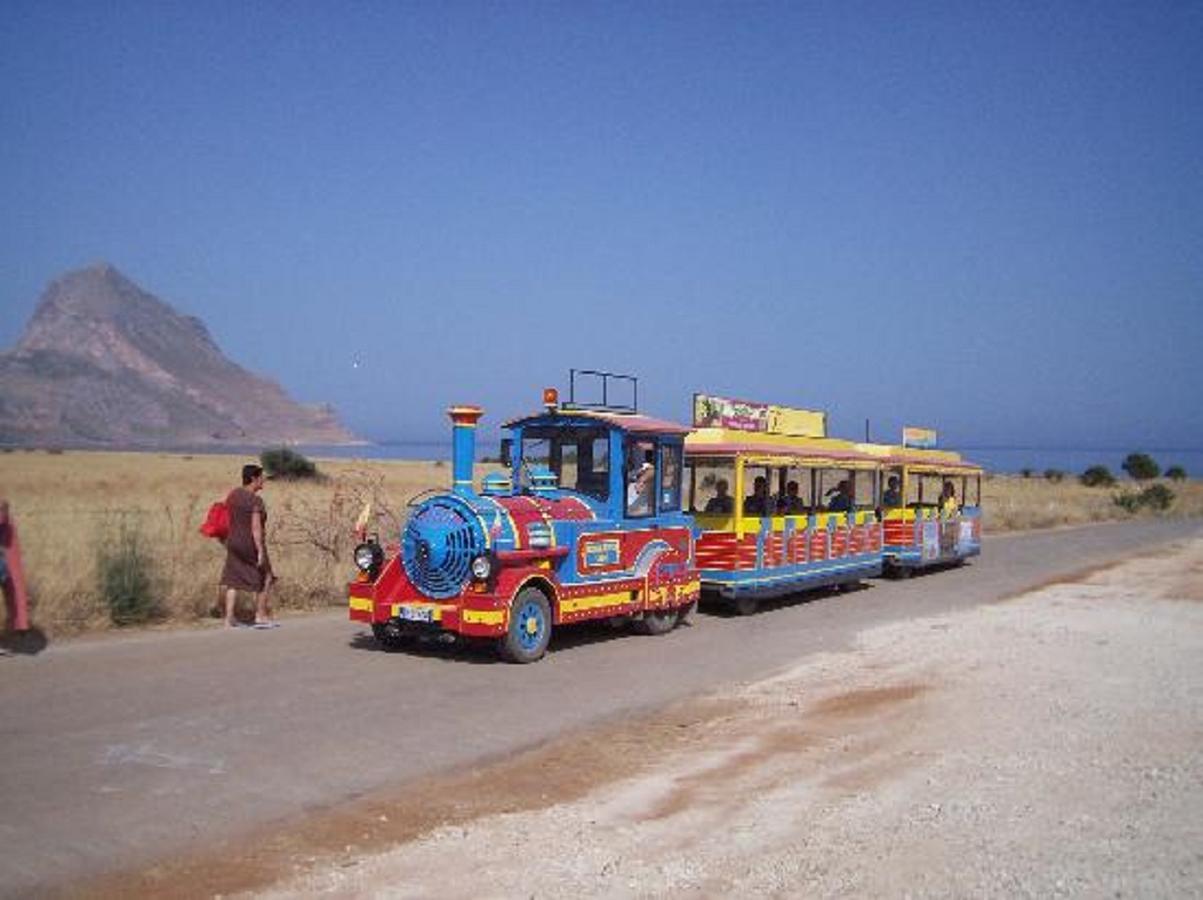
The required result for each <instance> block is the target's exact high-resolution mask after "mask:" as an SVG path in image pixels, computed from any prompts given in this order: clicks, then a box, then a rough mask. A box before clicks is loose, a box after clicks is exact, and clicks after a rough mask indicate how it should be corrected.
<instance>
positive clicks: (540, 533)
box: [401, 493, 596, 600]
mask: <svg viewBox="0 0 1203 900" xmlns="http://www.w3.org/2000/svg"><path fill="white" fill-rule="evenodd" d="M594 518H596V514H595V512H594V511H593V510H592V509H591V508H590V507H589V505H588V504H587V503H586V502H584V501H583V500H581V499H580V498H578V497H573V496H560V497H557V498H554V499H552V498H542V497H532V496H529V495H514V496H507V497H483V496H480V495H478V494H467V493H447V494H439V495H437V496H434V497H430V498H428V499H427V500H424V501H423V502H422V503H421V504H419V505H418V507H417V508H416V509H415V510H414V511H413V513H412V514H411V515H410V517H409V521H408V522H406V524H405V528H404V530H403V531H402V533H401V562H402V565H403V566H404V567H405V574H406V575H407V576H409V580H410V581H411V582H413V584H414V586H415V587H416V588H417V589H418V590H419V591H421V592H422V593H423V594H425V595H426V596H427V597H430V598H432V599H436V600H441V599H446V598H448V597H454V596H456V595H458V594H459V593H460V592H461V591H462V590H463V588H464V586H465V585H466V584H467V583H468V581H469V580H470V579H471V577H472V562H473V560H474V559H476V558H477V557H480V556H487V557H490V558H491V562H495V561H496V557H497V555H498V554H504V553H506V552H507V551H513V550H550V549H552V548H554V547H556V546H558V545H559V544H560V543H561V541H562V537H561V535H560V534H559V532H560V531H561V530H562V529H563V528H564V527H567V526H569V523H573V522H580V521H590V520H592V519H594Z"/></svg>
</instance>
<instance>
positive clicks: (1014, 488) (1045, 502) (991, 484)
mask: <svg viewBox="0 0 1203 900" xmlns="http://www.w3.org/2000/svg"><path fill="white" fill-rule="evenodd" d="M1149 483H1150V484H1151V483H1152V482H1149ZM1160 483H1162V484H1166V485H1168V487H1169V488H1170V490H1172V491H1173V492H1174V495H1175V500H1174V505H1173V506H1172V507H1171V508H1170V510H1169V511H1168V512H1167V513H1165V514H1163V515H1168V516H1178V517H1191V518H1197V517H1200V516H1203V483H1201V482H1199V481H1196V480H1190V481H1183V482H1172V481H1165V480H1164V479H1161V480H1160ZM1136 490H1138V489H1137V488H1136V487H1135V484H1134V482H1130V481H1121V482H1119V484H1117V485H1116V486H1115V487H1110V488H1102V487H1094V488H1088V487H1084V486H1083V485H1081V484H1080V483H1079V482H1078V481H1077V479H1075V478H1074V477H1072V476H1067V477H1066V478H1065V480H1064V481H1061V482H1059V483H1054V482H1051V481H1047V480H1045V479H1044V478H1039V477H1034V478H1023V477H1021V476H1019V475H991V476H987V478H986V479H985V480H984V481H983V482H982V505H983V509H984V521H985V528H986V530H987V531H995V532H998V531H1018V530H1027V529H1031V528H1055V527H1058V526H1061V525H1085V524H1089V523H1091V522H1105V521H1111V520H1121V519H1130V518H1133V516H1132V515H1131V514H1130V513H1127V512H1125V511H1124V510H1122V509H1120V507H1118V506H1116V504H1115V502H1114V499H1113V498H1114V497H1115V495H1116V494H1118V493H1120V492H1121V491H1136ZM1141 515H1142V516H1150V515H1152V513H1149V512H1145V513H1141Z"/></svg>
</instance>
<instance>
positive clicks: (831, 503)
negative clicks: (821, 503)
mask: <svg viewBox="0 0 1203 900" xmlns="http://www.w3.org/2000/svg"><path fill="white" fill-rule="evenodd" d="M827 493H828V495H831V494H834V495H835V496H834V497H832V498H831V499H830V500H828V501H827V510H828V511H829V512H848V511H849V510H851V509H852V482H850V481H849V480H848V479H847V478H845V479H843V480H842V481H840V483H839V484H837V485H836V486H835V487H833V488H832V489H831V490H829V491H828V492H827Z"/></svg>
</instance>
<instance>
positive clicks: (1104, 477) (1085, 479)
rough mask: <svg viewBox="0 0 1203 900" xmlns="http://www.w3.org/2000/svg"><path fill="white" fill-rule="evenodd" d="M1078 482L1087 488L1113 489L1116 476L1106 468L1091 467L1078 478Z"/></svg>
mask: <svg viewBox="0 0 1203 900" xmlns="http://www.w3.org/2000/svg"><path fill="white" fill-rule="evenodd" d="M1078 480H1079V481H1080V482H1082V484H1084V485H1086V487H1111V485H1113V484H1115V476H1114V475H1112V474H1111V470H1110V469H1108V468H1107V467H1106V466H1091V467H1090V468H1089V469H1087V470H1086V471H1085V472H1083V473H1082V474H1081V475H1080V476H1078Z"/></svg>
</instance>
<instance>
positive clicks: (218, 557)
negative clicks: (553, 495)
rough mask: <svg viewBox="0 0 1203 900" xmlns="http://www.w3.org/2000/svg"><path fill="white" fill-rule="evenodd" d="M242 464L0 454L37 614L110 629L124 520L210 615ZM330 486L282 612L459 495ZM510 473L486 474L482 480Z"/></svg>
mask: <svg viewBox="0 0 1203 900" xmlns="http://www.w3.org/2000/svg"><path fill="white" fill-rule="evenodd" d="M246 461H247V460H245V459H244V458H243V457H239V456H220V455H197V456H182V455H178V454H155V453H104V452H66V453H55V454H50V453H45V452H40V451H29V452H22V451H17V452H12V453H3V454H0V495H3V496H6V497H7V498H8V499H9V500H10V501H11V503H12V508H13V514H14V516H15V520H16V523H17V527H18V529H19V533H20V536H21V543H22V550H23V552H24V557H25V566H26V571H27V574H28V577H29V580H30V589H31V591H30V592H31V596H32V598H33V603H34V610H33V618H34V621H35V622H36V623H37V624H38V626H39V627H41V628H43V629H45V630H46V631H48V632H50V633H57V634H62V633H67V632H77V631H84V630H93V629H103V628H107V627H110V626H109V618H108V611H107V609H106V608H105V605H104V600H103V598H102V596H101V592H100V588H99V585H98V577H97V566H96V559H97V550H98V548H99V546H100V544H101V542H102V541H105V540H106V539H109V540H111V537H112V535H113V534H114V533H115V532H116V531H117V530H118V529H119V526H120V525H121V524H122V523H123V522H124V523H125V524H126V525H128V526H130V527H133V528H135V529H137V530H138V531H139V533H140V534H141V536H142V537H143V538H144V540H145V542H146V544H147V546H148V547H149V548H150V549H151V551H152V554H153V556H154V558H155V560H156V561H157V562H156V571H155V576H156V578H155V584H156V587H157V591H158V593H159V595H160V597H161V605H162V608H163V610H164V612H165V615H166V618H167V621H169V622H188V621H194V620H196V619H198V618H202V617H205V616H208V615H209V613H210V610H211V609H212V608H213V607H214V604H215V601H216V599H217V595H218V590H217V579H218V576H219V575H220V572H221V566H222V562H223V560H224V551H223V549H222V547H221V545H220V544H218V543H217V542H216V541H212V540H209V539H206V538H204V537H202V536H201V535H200V534H199V533H198V531H197V529H198V527H199V526H200V523H201V520H202V519H203V518H204V515H205V512H206V510H207V509H208V507H209V504H210V503H212V502H213V501H214V500H218V499H221V498H222V497H224V496H225V494H226V492H227V491H228V490H229V489H230V488H231V487H232V486H233V485H234V483H235V481H236V478H237V474H238V471H239V469H240V467H241V466H242V464H243V463H244V462H246ZM319 469H320V471H321V472H322V473H323V474H324V475H325V476H326V477H325V479H324V480H323V481H320V482H279V481H275V482H269V483H268V485H267V487H266V489H265V490H264V499H265V500H266V502H267V507H268V546H269V547H270V549H271V555H272V562H273V565H274V567H275V569H276V572H277V573H278V574H279V575H280V577H281V580H280V582H279V584H278V586H277V591H276V594H275V603H276V606H277V607H283V608H292V609H312V608H317V607H322V606H331V605H335V606H337V605H341V604H343V603H344V602H345V583H346V581H347V579H348V578H349V577H350V576H351V575H352V573H353V566H352V563H351V550H352V548H353V544H354V537H353V535H352V524H353V522H354V520H355V517H356V516H357V515H358V514H359V511H360V509H361V508H362V506H363V503H364V502H365V501H366V500H368V499H371V500H372V501H373V507H374V509H375V511H376V516H375V522H374V527H375V529H377V530H378V531H379V532H380V534H381V537H382V539H383V540H384V541H385V542H386V543H391V542H395V541H396V540H397V537H398V533H399V527H400V522H401V520H402V518H403V517H404V515H405V504H406V502H407V501H408V500H409V498H411V497H413V496H414V495H415V494H417V493H419V492H420V491H423V490H426V489H429V488H443V487H446V486H447V485H448V484H449V482H450V479H451V467H450V465H449V464H448V463H430V462H402V461H358V460H357V461H350V460H323V461H319ZM494 469H496V466H487V467H486V466H479V467H478V468H477V473H476V474H477V477H478V478H479V477H480V476H481V475H483V474H484V472H486V471H490V470H494ZM1170 486H1171V488H1172V490H1173V491H1174V493H1175V494H1176V495H1177V500H1176V502H1175V504H1174V507H1173V509H1171V511H1170V513H1169V514H1170V515H1189V516H1203V484H1201V483H1199V482H1196V481H1192V482H1185V483H1181V484H1171V485H1170ZM1119 489H1120V488H1111V489H1108V488H1085V487H1082V486H1081V485H1080V484H1078V483H1077V482H1076V481H1072V480H1066V481H1064V482H1062V483H1060V484H1053V483H1050V482H1047V481H1045V480H1044V479H1041V478H1032V479H1024V478H1019V477H1011V476H994V477H991V478H988V479H987V480H986V481H985V482H984V483H983V489H982V490H983V497H984V503H985V518H986V527H987V529H988V530H989V531H1006V530H1016V529H1028V528H1046V527H1053V526H1058V525H1072V524H1080V523H1087V522H1097V521H1102V520H1106V519H1123V518H1129V517H1130V516H1129V514H1127V513H1125V512H1124V511H1123V510H1121V509H1120V508H1118V507H1117V506H1115V504H1114V503H1113V502H1112V496H1113V495H1114V494H1115V493H1116V491H1117V490H1119Z"/></svg>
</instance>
